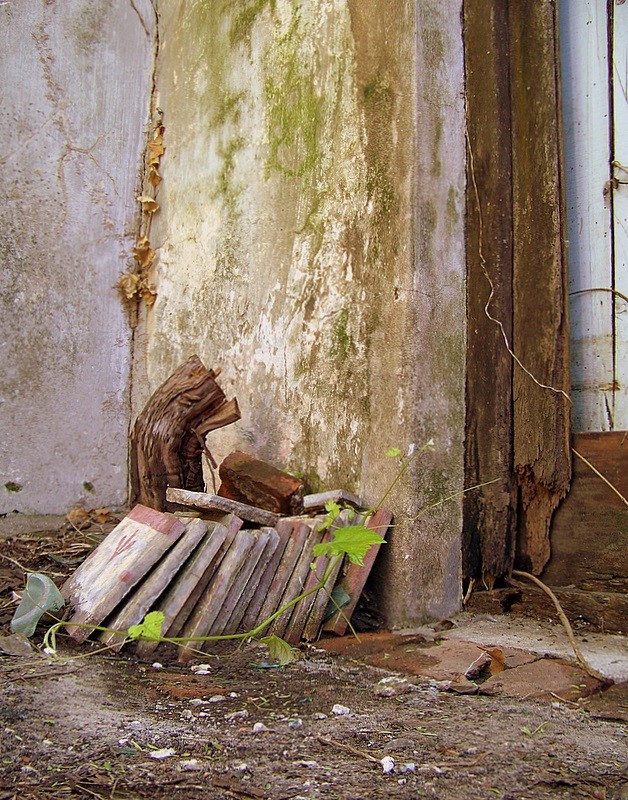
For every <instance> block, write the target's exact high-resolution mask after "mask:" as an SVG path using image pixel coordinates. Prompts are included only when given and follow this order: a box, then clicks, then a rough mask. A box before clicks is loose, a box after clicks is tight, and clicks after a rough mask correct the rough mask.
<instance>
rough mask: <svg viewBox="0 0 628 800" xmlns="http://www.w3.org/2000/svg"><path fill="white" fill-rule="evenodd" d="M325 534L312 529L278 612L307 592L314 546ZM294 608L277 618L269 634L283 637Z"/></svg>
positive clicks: (282, 597) (286, 587)
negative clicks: (306, 587)
mask: <svg viewBox="0 0 628 800" xmlns="http://www.w3.org/2000/svg"><path fill="white" fill-rule="evenodd" d="M323 535H324V534H323V532H322V531H319V530H317V529H315V528H314V529H310V530H309V533H308V535H307V539H306V541H305V544H304V545H303V549H302V551H301V554H300V556H299V559H298V561H297V563H296V566H295V568H294V569H293V571H292V574H291V575H290V579H289V580H288V582H287V584H286V585H285V589H284V592H283V594H282V596H281V600H280V601H279V604H278V606H277V609H276V610H279V609H280V608H282V607H283V606H285V605H286V604H287V603H290V602H291V601H292V600H294V599H295V598H297V597H298V596H299V595H300V594H302V593H303V591H304V590H305V586H306V584H307V581H308V578H309V577H310V573H311V569H310V565H311V564H312V560H313V558H314V554H313V550H314V546H315V545H317V544H319V542H321V541H322V539H323ZM292 611H293V609H292V607H291V608H289V609H287V610H286V611H284V612H283V614H281V615H280V616H279V617H277V618H276V619H275V620H274V621H273V623H272V625H271V627H270V630H269V633H270V634H271V635H274V636H283V635H284V633H285V631H286V629H287V627H288V624H289V622H290V617H291V616H292Z"/></svg>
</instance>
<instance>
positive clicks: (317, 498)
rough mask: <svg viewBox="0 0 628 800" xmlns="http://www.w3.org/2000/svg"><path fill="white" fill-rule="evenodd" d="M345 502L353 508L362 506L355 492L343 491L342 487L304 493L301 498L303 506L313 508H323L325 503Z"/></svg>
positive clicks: (308, 508)
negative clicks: (315, 492)
mask: <svg viewBox="0 0 628 800" xmlns="http://www.w3.org/2000/svg"><path fill="white" fill-rule="evenodd" d="M329 502H334V503H346V504H347V505H350V506H353V507H354V508H364V503H363V502H362V499H361V498H360V497H358V496H357V494H351V492H345V490H344V489H331V490H330V491H328V492H318V494H306V495H305V497H304V498H303V508H304V509H305V510H306V511H308V510H314V509H319V508H325V503H329Z"/></svg>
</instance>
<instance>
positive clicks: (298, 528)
mask: <svg viewBox="0 0 628 800" xmlns="http://www.w3.org/2000/svg"><path fill="white" fill-rule="evenodd" d="M283 524H285V525H290V527H291V532H290V538H289V539H288V542H287V544H286V548H285V550H284V552H283V556H282V558H281V561H280V562H279V566H278V567H277V571H276V572H275V575H274V576H273V579H272V581H271V583H270V586H269V588H268V592H267V594H266V598H265V600H264V602H263V604H262V607H261V609H260V612H259V616H258V618H257V620H256V621H255V622H256V624H260V623H262V622H264V620H266V619H268V617H270V616H271V614H274V612H275V611H277V609H279V608H280V606H281V603H280V601H281V598H282V595H283V593H284V590H285V588H286V584H287V582H288V581H289V579H290V576H291V575H292V573H293V571H294V569H295V566H296V565H297V562H298V560H299V556H300V555H301V553H302V551H303V545H304V544H305V542H306V540H307V538H308V536H309V535H310V534H311V533H312V531H311V529H310V528H309V527H308V526H307V525H306V524H305V523H303V522H298V521H291V522H289V521H288V520H285V521H284V520H281V521H280V522H279V525H278V526H277V527H280V526H281V525H283ZM245 619H248V615H247V616H246V617H245ZM250 627H254V626H253V625H251V626H250ZM265 633H268V630H266V631H265Z"/></svg>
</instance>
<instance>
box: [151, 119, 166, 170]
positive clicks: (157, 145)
mask: <svg viewBox="0 0 628 800" xmlns="http://www.w3.org/2000/svg"><path fill="white" fill-rule="evenodd" d="M163 133H164V127H163V125H159V126H158V127H157V130H156V131H155V135H154V136H153V140H152V142H149V144H148V165H149V166H154V167H156V166H157V165H158V164H159V161H160V160H161V157H162V156H163V154H164V153H165V152H166V148H165V147H164V137H163Z"/></svg>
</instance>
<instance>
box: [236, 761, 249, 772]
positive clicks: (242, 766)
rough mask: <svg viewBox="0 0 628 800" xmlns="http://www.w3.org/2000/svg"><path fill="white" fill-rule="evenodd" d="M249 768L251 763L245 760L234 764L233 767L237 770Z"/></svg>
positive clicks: (243, 770)
mask: <svg viewBox="0 0 628 800" xmlns="http://www.w3.org/2000/svg"><path fill="white" fill-rule="evenodd" d="M248 768H249V765H248V764H247V763H246V762H244V761H243V762H242V763H241V764H234V767H233V769H234V770H235V771H236V772H246V771H247V769H248Z"/></svg>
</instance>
